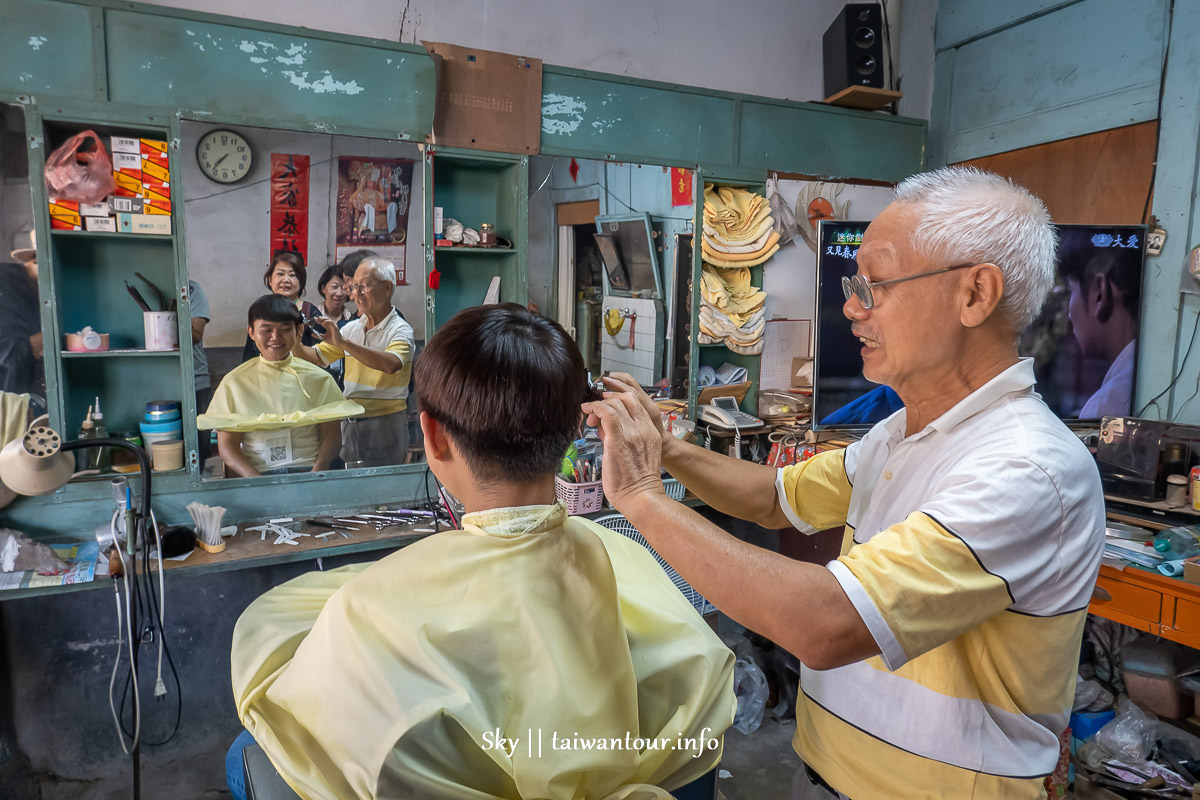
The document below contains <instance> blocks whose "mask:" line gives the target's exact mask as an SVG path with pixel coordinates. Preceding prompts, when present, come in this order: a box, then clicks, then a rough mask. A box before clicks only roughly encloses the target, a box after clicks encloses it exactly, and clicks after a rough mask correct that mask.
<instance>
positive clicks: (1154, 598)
mask: <svg viewBox="0 0 1200 800" xmlns="http://www.w3.org/2000/svg"><path fill="white" fill-rule="evenodd" d="M1096 586H1097V587H1099V588H1101V589H1104V590H1105V591H1107V592H1108V593H1109V594H1110V595H1112V599H1111V600H1105V599H1100V598H1093V599H1092V603H1091V605H1092V608H1093V609H1100V608H1104V609H1112V610H1113V611H1121V612H1124V613H1126V614H1129V615H1130V616H1134V617H1137V618H1138V619H1144V620H1146V621H1147V622H1158V621H1159V618H1160V616H1161V614H1162V594H1160V593H1159V592H1156V591H1154V590H1153V589H1144V588H1142V587H1141V586H1134V585H1133V584H1131V583H1125V582H1124V581H1115V580H1113V579H1111V578H1106V577H1104V576H1103V575H1102V576H1100V577H1099V578H1097V579H1096ZM1098 594H1103V593H1098ZM1193 605H1195V604H1193ZM1195 607H1196V610H1197V612H1198V614H1197V617H1196V624H1197V626H1198V627H1197V632H1198V633H1200V605H1196V606H1195Z"/></svg>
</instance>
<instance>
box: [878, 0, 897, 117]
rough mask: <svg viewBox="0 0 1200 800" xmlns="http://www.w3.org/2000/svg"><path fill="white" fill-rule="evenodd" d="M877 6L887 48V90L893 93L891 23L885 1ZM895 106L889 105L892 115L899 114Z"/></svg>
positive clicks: (893, 72) (880, 0)
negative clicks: (880, 15)
mask: <svg viewBox="0 0 1200 800" xmlns="http://www.w3.org/2000/svg"><path fill="white" fill-rule="evenodd" d="M879 5H880V7H881V8H882V9H883V41H884V46H885V47H886V48H887V60H888V88H889V89H892V90H893V91H894V90H895V89H896V86H897V85H898V81H897V80H896V68H895V67H894V66H893V65H892V26H891V23H890V22H888V7H887V0H879ZM896 105H897V104H896V103H895V102H894V101H893V102H892V104H891V106H892V114H898V113H899V111H898V110H897V108H896Z"/></svg>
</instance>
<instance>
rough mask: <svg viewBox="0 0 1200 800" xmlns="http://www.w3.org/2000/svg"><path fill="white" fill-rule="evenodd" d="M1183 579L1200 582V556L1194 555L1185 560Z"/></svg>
mask: <svg viewBox="0 0 1200 800" xmlns="http://www.w3.org/2000/svg"><path fill="white" fill-rule="evenodd" d="M1183 579H1184V580H1185V581H1187V582H1188V583H1200V556H1192V557H1191V558H1189V559H1188V560H1187V561H1184V562H1183Z"/></svg>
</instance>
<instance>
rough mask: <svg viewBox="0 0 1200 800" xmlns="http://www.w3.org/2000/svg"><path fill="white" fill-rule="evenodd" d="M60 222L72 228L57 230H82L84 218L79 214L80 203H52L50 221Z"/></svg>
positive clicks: (60, 201) (66, 201) (52, 201)
mask: <svg viewBox="0 0 1200 800" xmlns="http://www.w3.org/2000/svg"><path fill="white" fill-rule="evenodd" d="M54 220H58V221H59V222H62V223H64V224H66V225H70V226H71V227H70V228H57V229H56V230H80V227H79V226H81V225H83V220H82V216H81V215H80V213H79V203H76V202H75V201H74V200H58V199H52V200H51V201H50V221H51V222H53V221H54Z"/></svg>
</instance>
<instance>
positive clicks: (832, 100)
mask: <svg viewBox="0 0 1200 800" xmlns="http://www.w3.org/2000/svg"><path fill="white" fill-rule="evenodd" d="M903 96H904V95H903V94H902V93H901V92H893V91H892V90H890V89H875V88H872V87H870V86H850V87H848V88H846V89H842V90H841V91H840V92H838V93H837V94H835V95H830V96H829V97H826V98H825V100H824V101H823V102H825V103H827V104H828V105H831V106H839V107H841V108H857V109H859V110H860V111H878V110H879V109H881V108H883V107H884V106H887V105H891V104H892V103H894V102H896V101H897V100H899V99H900V98H901V97H903Z"/></svg>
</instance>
